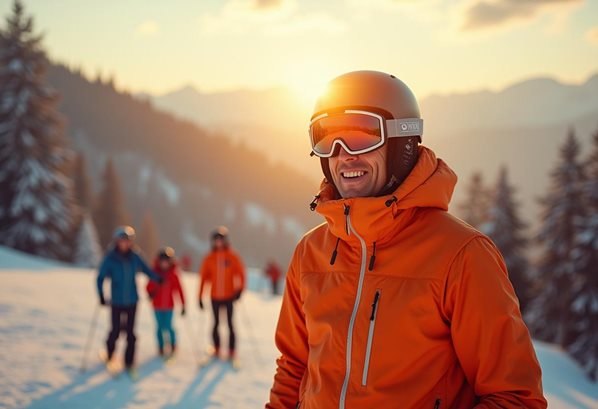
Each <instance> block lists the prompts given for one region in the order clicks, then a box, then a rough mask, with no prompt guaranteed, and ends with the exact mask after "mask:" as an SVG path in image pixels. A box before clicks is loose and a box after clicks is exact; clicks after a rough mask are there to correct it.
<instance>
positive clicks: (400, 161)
mask: <svg viewBox="0 0 598 409" xmlns="http://www.w3.org/2000/svg"><path fill="white" fill-rule="evenodd" d="M419 141H420V137H419V136H409V137H405V138H388V140H387V142H386V144H387V145H388V153H387V158H386V175H387V181H386V184H385V185H384V187H383V188H382V190H381V191H380V192H379V193H378V194H376V196H384V195H388V194H391V193H392V192H394V191H395V190H396V188H397V187H399V185H400V184H401V183H403V181H404V180H405V178H407V176H408V175H409V173H411V171H412V170H413V168H414V167H415V164H416V163H417V159H418V157H419V150H418V142H419ZM336 149H339V148H338V147H336ZM320 166H321V167H322V173H324V177H325V178H326V180H327V181H328V183H330V184H331V185H332V186H333V187H334V193H335V195H334V196H335V198H341V195H340V193H339V192H338V189H337V188H336V185H335V184H334V179H332V173H331V172H330V165H329V163H328V158H320Z"/></svg>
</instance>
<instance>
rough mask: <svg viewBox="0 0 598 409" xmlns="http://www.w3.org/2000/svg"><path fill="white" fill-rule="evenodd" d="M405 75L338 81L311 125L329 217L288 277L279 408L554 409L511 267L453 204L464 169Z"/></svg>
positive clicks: (275, 403) (276, 396)
mask: <svg viewBox="0 0 598 409" xmlns="http://www.w3.org/2000/svg"><path fill="white" fill-rule="evenodd" d="M422 131H423V121H422V120H421V117H420V113H419V107H418V105H417V101H416V99H415V97H414V95H413V94H412V92H411V91H410V90H409V88H408V87H407V86H406V85H405V84H404V83H403V82H401V81H400V80H399V79H397V78H396V77H394V76H392V75H388V74H384V73H380V72H375V71H356V72H351V73H348V74H345V75H342V76H340V77H338V78H336V79H334V80H333V81H332V82H331V83H330V84H329V86H328V89H327V92H326V93H324V94H323V95H322V96H321V97H320V98H319V99H318V101H317V103H316V107H315V112H314V114H313V116H312V120H311V123H310V137H311V143H312V151H313V154H315V155H316V156H318V157H319V158H320V163H321V167H322V170H323V173H324V176H325V180H324V182H323V183H322V185H321V190H320V192H319V194H318V195H317V196H316V198H315V200H314V201H313V202H312V206H311V207H312V210H317V212H318V213H319V214H321V215H322V216H323V217H324V218H325V220H326V222H325V223H324V224H322V225H320V226H318V227H316V228H315V229H313V230H312V231H310V232H308V233H307V234H306V235H305V236H304V238H303V239H302V240H301V241H300V242H299V244H298V245H297V248H296V249H295V253H294V255H293V258H292V261H291V264H290V267H289V270H288V273H287V278H286V288H285V292H284V296H283V302H282V307H281V311H280V317H279V321H278V327H277V330H276V345H277V347H278V349H279V350H280V352H281V356H280V358H279V359H278V360H277V370H276V374H275V377H274V385H273V387H272V390H271V394H270V400H269V402H268V403H267V404H266V408H269V409H279V408H302V409H303V408H306V409H314V408H318V409H326V408H339V409H344V408H350V409H353V408H401V409H420V408H424V409H425V408H429V409H440V408H455V409H467V408H477V409H482V408H486V409H490V408H513V409H514V408H524V407H525V408H545V407H546V400H545V399H544V396H543V392H542V384H541V372H540V366H539V364H538V361H537V359H536V355H535V352H534V349H533V346H532V343H531V339H530V335H529V332H528V330H527V328H526V326H525V324H524V322H523V320H522V318H521V313H520V311H519V304H518V300H517V298H516V296H515V293H514V291H513V287H512V285H511V283H510V282H509V278H508V274H507V269H506V267H505V263H504V261H503V259H502V257H501V255H500V253H499V251H498V250H497V248H496V247H495V246H494V244H493V243H492V242H491V241H490V240H489V239H488V238H487V237H486V236H484V235H483V234H481V233H480V232H478V231H476V230H475V229H474V228H472V227H471V226H469V225H467V224H466V223H464V222H463V221H461V220H459V219H457V218H455V217H453V216H452V215H450V214H449V213H448V212H447V209H448V204H449V201H450V198H451V195H452V193H453V189H454V187H455V184H456V181H457V177H456V175H455V173H454V172H453V171H452V170H451V169H450V168H449V167H448V165H447V164H446V163H445V162H443V161H442V160H441V159H439V158H437V157H436V155H435V154H434V152H432V151H431V150H430V149H428V148H426V147H424V146H420V145H419V142H421V135H422Z"/></svg>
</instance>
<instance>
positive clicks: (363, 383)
mask: <svg viewBox="0 0 598 409" xmlns="http://www.w3.org/2000/svg"><path fill="white" fill-rule="evenodd" d="M379 301H380V290H376V294H375V295H374V301H373V302H372V313H371V314H370V327H369V330H368V342H367V346H366V349H365V362H364V365H363V375H362V377H361V386H366V385H367V380H368V370H369V368H370V358H371V356H372V342H373V340H374V328H375V326H376V314H377V312H378V302H379Z"/></svg>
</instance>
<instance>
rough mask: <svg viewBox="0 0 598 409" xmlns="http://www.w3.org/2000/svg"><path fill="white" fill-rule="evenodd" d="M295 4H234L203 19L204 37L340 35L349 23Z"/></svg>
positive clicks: (291, 0) (237, 0) (285, 0)
mask: <svg viewBox="0 0 598 409" xmlns="http://www.w3.org/2000/svg"><path fill="white" fill-rule="evenodd" d="M298 8H299V7H298V4H297V2H296V1H295V0H255V1H247V0H230V1H229V2H228V3H226V4H225V5H224V6H222V7H221V8H220V9H219V10H217V11H216V12H212V13H205V14H203V15H202V16H200V25H201V29H202V31H203V32H204V33H232V34H242V33H248V32H252V33H254V32H260V33H265V34H271V35H290V34H297V33H301V32H308V31H311V32H313V31H318V32H326V33H340V32H342V31H344V30H345V28H346V25H345V23H344V22H343V21H342V20H340V19H337V18H334V17H332V16H330V15H327V14H325V13H322V12H318V13H300V12H299V11H298Z"/></svg>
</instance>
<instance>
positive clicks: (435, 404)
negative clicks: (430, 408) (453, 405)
mask: <svg viewBox="0 0 598 409" xmlns="http://www.w3.org/2000/svg"><path fill="white" fill-rule="evenodd" d="M434 409H440V399H436V403H434Z"/></svg>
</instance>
